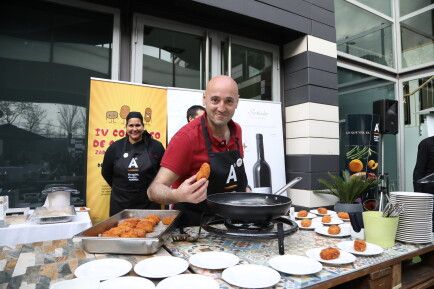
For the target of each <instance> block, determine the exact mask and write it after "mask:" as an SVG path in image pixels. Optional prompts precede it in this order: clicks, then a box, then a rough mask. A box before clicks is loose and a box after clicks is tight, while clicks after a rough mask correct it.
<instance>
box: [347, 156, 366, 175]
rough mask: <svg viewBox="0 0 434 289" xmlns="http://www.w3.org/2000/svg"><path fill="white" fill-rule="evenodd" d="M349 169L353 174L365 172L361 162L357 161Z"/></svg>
mask: <svg viewBox="0 0 434 289" xmlns="http://www.w3.org/2000/svg"><path fill="white" fill-rule="evenodd" d="M348 168H349V169H350V171H351V172H353V173H358V172H361V171H362V170H363V163H362V161H361V160H358V159H355V160H352V161H351V162H350V163H349V165H348Z"/></svg>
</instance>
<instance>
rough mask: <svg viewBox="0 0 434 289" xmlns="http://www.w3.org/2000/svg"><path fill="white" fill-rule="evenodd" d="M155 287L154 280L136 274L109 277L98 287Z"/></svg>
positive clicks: (109, 288)
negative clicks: (135, 275)
mask: <svg viewBox="0 0 434 289" xmlns="http://www.w3.org/2000/svg"><path fill="white" fill-rule="evenodd" d="M119 288H128V289H155V285H154V283H152V281H150V280H148V279H145V278H142V277H134V276H126V277H119V278H115V279H109V280H107V281H104V282H102V283H101V285H100V286H99V288H98V289H119ZM80 289H82V288H80Z"/></svg>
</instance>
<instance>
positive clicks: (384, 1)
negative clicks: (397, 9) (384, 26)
mask: <svg viewBox="0 0 434 289" xmlns="http://www.w3.org/2000/svg"><path fill="white" fill-rule="evenodd" d="M357 1H359V2H360V3H362V4H365V5H366V6H369V7H371V8H373V9H375V10H377V11H379V12H381V13H384V14H386V15H387V16H391V15H392V1H394V0H381V1H378V0H357Z"/></svg>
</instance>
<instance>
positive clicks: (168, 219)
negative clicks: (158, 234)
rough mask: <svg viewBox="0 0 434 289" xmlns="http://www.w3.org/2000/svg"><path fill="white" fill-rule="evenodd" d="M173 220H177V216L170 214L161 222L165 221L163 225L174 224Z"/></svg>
mask: <svg viewBox="0 0 434 289" xmlns="http://www.w3.org/2000/svg"><path fill="white" fill-rule="evenodd" d="M173 220H175V217H173V216H172V217H171V216H168V217H164V218H163V219H162V220H161V222H162V223H163V225H170V224H172V222H173Z"/></svg>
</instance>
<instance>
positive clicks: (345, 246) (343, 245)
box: [336, 241, 384, 256]
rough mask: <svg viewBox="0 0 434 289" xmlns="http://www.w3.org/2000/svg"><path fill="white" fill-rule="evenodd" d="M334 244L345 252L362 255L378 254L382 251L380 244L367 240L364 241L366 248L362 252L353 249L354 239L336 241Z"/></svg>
mask: <svg viewBox="0 0 434 289" xmlns="http://www.w3.org/2000/svg"><path fill="white" fill-rule="evenodd" d="M336 246H337V247H338V248H339V249H341V250H343V251H345V252H348V253H352V254H355V255H362V256H372V255H378V254H381V253H383V251H384V249H383V248H381V247H380V246H378V245H375V244H372V243H368V242H366V250H365V251H363V252H359V251H356V250H354V241H342V242H339V243H337V244H336Z"/></svg>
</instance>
